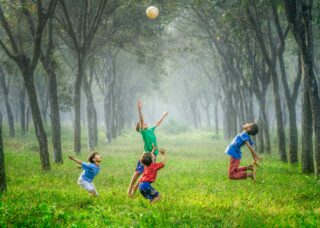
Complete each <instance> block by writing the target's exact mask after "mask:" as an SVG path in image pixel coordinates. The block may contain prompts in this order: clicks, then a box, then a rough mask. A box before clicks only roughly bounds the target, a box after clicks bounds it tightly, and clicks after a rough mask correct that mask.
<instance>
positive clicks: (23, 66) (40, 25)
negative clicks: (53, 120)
mask: <svg viewBox="0 0 320 228" xmlns="http://www.w3.org/2000/svg"><path fill="white" fill-rule="evenodd" d="M21 3H22V7H23V8H24V7H27V6H26V3H25V1H21ZM56 3H57V2H56V0H50V2H49V3H48V7H47V9H45V7H44V6H43V3H42V1H41V0H37V5H36V11H37V23H36V26H35V33H34V34H32V37H34V38H33V39H32V43H33V46H32V48H33V50H32V51H31V53H32V54H31V56H29V55H28V54H29V52H27V51H26V50H25V48H24V47H23V45H20V43H19V42H20V41H21V39H20V38H21V37H15V34H16V33H14V32H13V28H12V26H11V25H10V23H9V22H8V20H7V18H6V16H5V15H4V13H3V10H2V7H1V6H0V21H1V25H2V27H3V29H4V30H5V33H6V34H7V38H8V40H9V44H10V48H9V47H8V46H7V45H6V44H5V43H4V42H3V41H2V39H0V46H1V47H2V49H3V50H4V51H5V53H6V54H7V55H8V57H10V58H11V59H12V60H13V61H15V62H16V64H17V65H18V67H19V70H20V72H21V74H22V77H23V80H24V84H25V87H26V90H27V93H28V98H29V105H30V108H31V113H32V118H33V124H34V129H35V132H36V136H37V139H38V143H39V148H40V160H41V166H42V169H43V170H50V160H49V152H48V142H47V135H46V132H45V129H44V127H43V122H42V118H41V112H40V109H39V104H38V99H37V93H36V89H35V84H34V77H33V74H34V71H35V69H36V67H37V64H38V60H39V56H40V49H41V41H42V33H43V30H44V27H45V25H46V23H47V20H48V18H49V17H50V16H51V15H52V14H53V13H54V10H55V8H56ZM10 49H11V50H10Z"/></svg>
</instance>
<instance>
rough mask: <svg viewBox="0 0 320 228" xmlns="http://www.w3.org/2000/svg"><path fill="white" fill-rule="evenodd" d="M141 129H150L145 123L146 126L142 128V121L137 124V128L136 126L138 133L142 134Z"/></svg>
mask: <svg viewBox="0 0 320 228" xmlns="http://www.w3.org/2000/svg"><path fill="white" fill-rule="evenodd" d="M141 128H142V129H145V128H148V124H146V123H144V124H143V127H141V123H140V121H139V122H138V123H137V126H136V131H137V132H140V130H141Z"/></svg>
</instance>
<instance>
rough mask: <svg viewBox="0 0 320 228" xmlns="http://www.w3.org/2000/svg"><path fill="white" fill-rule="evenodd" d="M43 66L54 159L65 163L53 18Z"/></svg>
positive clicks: (49, 24) (49, 26)
mask: <svg viewBox="0 0 320 228" xmlns="http://www.w3.org/2000/svg"><path fill="white" fill-rule="evenodd" d="M40 60H41V63H42V66H43V68H44V69H45V71H46V73H47V75H48V78H49V80H48V88H49V92H48V99H49V104H50V121H51V131H52V146H53V160H54V162H55V163H57V164H63V159H62V147H61V123H60V112H59V99H58V85H57V75H56V69H55V62H54V61H55V60H54V44H53V39H52V18H50V19H49V23H48V47H47V52H46V53H45V54H43V53H41V57H40Z"/></svg>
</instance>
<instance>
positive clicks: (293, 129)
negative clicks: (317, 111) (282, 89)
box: [287, 101, 298, 164]
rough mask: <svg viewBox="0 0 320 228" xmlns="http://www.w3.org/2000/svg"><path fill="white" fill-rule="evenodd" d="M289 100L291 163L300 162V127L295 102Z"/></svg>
mask: <svg viewBox="0 0 320 228" xmlns="http://www.w3.org/2000/svg"><path fill="white" fill-rule="evenodd" d="M287 102H288V104H287V105H288V111H289V156H290V163H291V164H295V163H298V129H297V118H296V104H295V102H294V103H293V102H289V101H287Z"/></svg>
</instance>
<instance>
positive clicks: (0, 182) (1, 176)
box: [0, 113, 7, 192]
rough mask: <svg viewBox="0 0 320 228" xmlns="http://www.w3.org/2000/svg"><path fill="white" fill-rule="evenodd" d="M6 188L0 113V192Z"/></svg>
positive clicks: (0, 117)
mask: <svg viewBox="0 0 320 228" xmlns="http://www.w3.org/2000/svg"><path fill="white" fill-rule="evenodd" d="M6 189H7V182H6V171H5V163H4V149H3V142H2V114H1V113H0V192H4V191H6Z"/></svg>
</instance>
